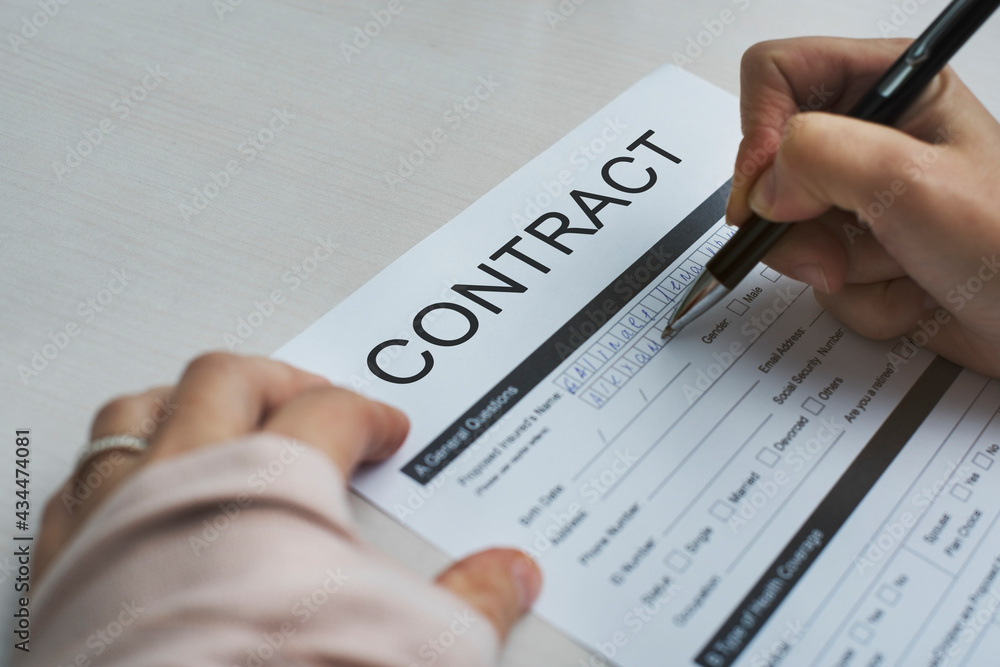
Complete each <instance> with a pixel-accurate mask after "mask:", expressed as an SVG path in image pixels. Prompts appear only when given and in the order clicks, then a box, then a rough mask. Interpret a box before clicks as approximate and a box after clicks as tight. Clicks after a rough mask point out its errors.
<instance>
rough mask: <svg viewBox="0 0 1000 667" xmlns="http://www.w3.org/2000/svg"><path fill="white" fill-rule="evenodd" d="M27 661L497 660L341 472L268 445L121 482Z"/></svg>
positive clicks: (83, 664) (295, 450) (320, 458)
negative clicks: (354, 507) (359, 512)
mask: <svg viewBox="0 0 1000 667" xmlns="http://www.w3.org/2000/svg"><path fill="white" fill-rule="evenodd" d="M34 593H35V595H34V599H33V600H32V610H31V613H32V619H33V623H32V631H33V632H32V638H31V652H30V654H28V655H26V656H23V657H24V658H25V659H26V660H24V661H23V662H22V664H27V665H46V666H47V667H48V666H53V665H60V666H66V667H69V666H71V665H72V666H74V667H87V666H88V665H97V664H99V665H102V666H103V665H196V664H197V665H225V666H226V667H234V666H239V667H263V666H264V665H267V666H268V667H273V666H278V665H291V664H295V665H365V666H372V665H392V666H394V667H399V666H402V667H410V666H411V665H430V664H434V665H438V666H444V667H450V666H459V665H461V666H462V667H474V666H477V665H492V664H494V661H495V657H496V653H497V650H498V646H497V637H496V633H495V631H494V629H493V627H492V626H491V625H490V624H489V622H488V621H487V620H485V619H484V618H483V617H481V616H478V615H476V614H475V613H473V611H472V610H471V609H470V607H469V606H468V605H467V604H465V603H464V602H463V601H462V600H460V599H459V598H457V597H455V596H453V595H452V594H450V593H448V592H447V591H444V590H443V589H440V588H438V587H436V586H433V585H431V584H430V583H428V582H426V581H424V580H423V579H421V578H419V577H417V576H416V575H414V574H412V573H410V572H409V571H407V570H405V569H404V568H402V567H401V566H399V565H397V564H395V563H394V562H393V561H391V560H389V559H388V558H387V557H385V556H383V555H382V554H381V553H379V552H377V551H375V550H373V549H372V548H371V547H369V546H368V545H366V544H364V543H362V542H361V541H360V540H359V538H358V537H357V536H356V534H355V532H354V529H353V527H352V525H351V521H350V517H349V515H348V510H347V498H346V491H345V486H344V480H343V479H342V477H341V475H340V473H339V471H338V470H337V469H336V468H335V467H334V466H333V464H332V463H331V462H330V461H329V460H328V459H327V458H326V457H325V456H324V455H323V454H322V453H320V452H319V451H318V450H315V449H313V448H312V447H309V446H307V445H304V444H302V443H299V442H297V441H294V440H289V439H285V438H282V437H280V436H277V435H274V434H267V433H258V434H255V435H252V436H249V437H247V438H243V439H240V440H236V441H232V442H228V443H224V444H220V445H216V446H213V447H206V448H203V449H199V450H197V451H195V452H193V453H191V454H188V455H185V456H182V457H179V458H177V459H173V460H169V461H165V462H163V463H159V464H156V465H153V466H150V467H149V468H147V469H145V470H143V471H141V472H140V473H139V474H137V475H136V476H134V477H133V478H131V479H129V480H127V481H126V482H125V483H124V484H123V485H122V486H121V488H119V489H118V490H117V491H116V492H115V493H114V494H112V496H111V497H110V498H108V499H107V501H106V502H105V503H104V505H103V506H102V507H100V508H99V509H98V511H97V512H96V513H95V514H94V515H93V516H92V517H91V518H90V520H89V521H88V522H87V524H85V526H84V528H83V530H82V531H81V532H80V534H79V535H77V537H76V538H75V539H74V540H73V542H72V543H71V544H70V545H69V547H68V548H67V549H66V551H64V552H63V553H62V554H61V555H60V557H59V558H58V560H57V561H56V562H55V563H54V564H53V566H52V568H51V569H50V570H49V571H48V573H47V575H46V577H45V578H44V580H42V581H41V582H40V585H39V586H38V587H37V588H36V589H35V591H34Z"/></svg>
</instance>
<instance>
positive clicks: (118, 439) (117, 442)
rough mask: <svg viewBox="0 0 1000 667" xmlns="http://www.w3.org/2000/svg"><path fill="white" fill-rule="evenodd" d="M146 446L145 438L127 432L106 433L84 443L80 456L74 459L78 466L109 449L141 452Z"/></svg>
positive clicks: (147, 445) (147, 443) (147, 444)
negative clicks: (101, 436) (117, 433)
mask: <svg viewBox="0 0 1000 667" xmlns="http://www.w3.org/2000/svg"><path fill="white" fill-rule="evenodd" d="M147 447H149V442H148V441H147V440H146V439H145V438H139V437H136V436H134V435H128V434H127V433H123V434H120V435H106V436H104V437H103V438H98V439H97V440H93V441H91V442H89V443H87V444H86V445H84V447H83V449H82V450H81V451H80V456H79V457H78V458H77V460H76V465H77V467H80V466H81V465H83V463H84V462H85V461H86V460H87V459H89V458H91V457H93V456H97V455H98V454H100V453H101V452H104V451H107V450H109V449H124V450H127V451H130V452H136V453H141V452H143V451H145V450H146V448H147Z"/></svg>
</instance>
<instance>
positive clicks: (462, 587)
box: [437, 549, 542, 643]
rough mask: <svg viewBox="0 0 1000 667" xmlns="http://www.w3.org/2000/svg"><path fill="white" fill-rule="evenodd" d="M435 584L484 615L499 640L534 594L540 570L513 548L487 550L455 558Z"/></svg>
mask: <svg viewBox="0 0 1000 667" xmlns="http://www.w3.org/2000/svg"><path fill="white" fill-rule="evenodd" d="M437 583H438V585H439V586H442V587H443V588H446V589H448V590H449V591H451V592H452V593H454V594H455V595H457V596H458V597H460V598H461V599H463V600H465V601H466V602H468V603H469V604H470V605H472V607H473V608H474V609H475V610H476V611H478V612H479V613H480V614H482V615H483V616H485V617H486V618H487V619H488V620H489V621H490V623H492V624H493V627H494V628H496V630H497V633H498V634H499V635H500V641H501V643H502V642H504V641H506V639H507V634H508V633H509V632H510V630H511V628H512V627H513V626H514V623H516V622H517V620H518V619H519V618H520V617H521V615H522V614H523V613H524V612H526V611H527V610H528V609H529V608H530V607H531V605H532V604H533V603H534V602H535V598H537V597H538V592H539V591H540V590H541V588H542V573H541V571H540V570H539V569H538V566H537V565H536V564H535V561H533V560H531V558H529V557H528V556H527V555H525V554H524V553H523V552H521V551H518V550H517V549H489V550H487V551H481V552H479V553H477V554H473V555H471V556H469V557H468V558H465V559H463V560H460V561H458V562H457V563H455V564H454V565H452V566H451V567H449V568H448V569H447V570H445V571H444V572H442V573H441V575H440V576H438V578H437Z"/></svg>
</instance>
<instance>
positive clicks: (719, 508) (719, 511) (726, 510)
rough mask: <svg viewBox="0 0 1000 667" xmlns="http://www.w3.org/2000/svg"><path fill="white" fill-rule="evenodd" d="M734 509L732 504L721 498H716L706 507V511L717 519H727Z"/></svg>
mask: <svg viewBox="0 0 1000 667" xmlns="http://www.w3.org/2000/svg"><path fill="white" fill-rule="evenodd" d="M735 512H736V510H734V509H733V506H732V505H730V504H729V503H727V502H724V501H722V500H716V501H715V503H714V504H713V505H712V506H711V507H710V508H709V509H708V513H709V514H711V515H712V516H714V517H715V518H716V519H718V520H719V521H728V520H729V517H731V516H732V515H733V514H734V513H735Z"/></svg>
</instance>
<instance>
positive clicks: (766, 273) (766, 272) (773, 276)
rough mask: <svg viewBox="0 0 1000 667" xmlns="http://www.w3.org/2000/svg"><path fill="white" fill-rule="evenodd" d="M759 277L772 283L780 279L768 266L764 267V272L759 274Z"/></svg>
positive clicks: (779, 275)
mask: <svg viewBox="0 0 1000 667" xmlns="http://www.w3.org/2000/svg"><path fill="white" fill-rule="evenodd" d="M760 275H762V276H764V277H765V278H767V279H768V280H770V281H771V282H772V283H776V282H778V278H780V277H781V274H780V273H778V272H777V271H775V270H774V269H772V268H771V267H769V266H765V267H764V270H763V271H761V272H760Z"/></svg>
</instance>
